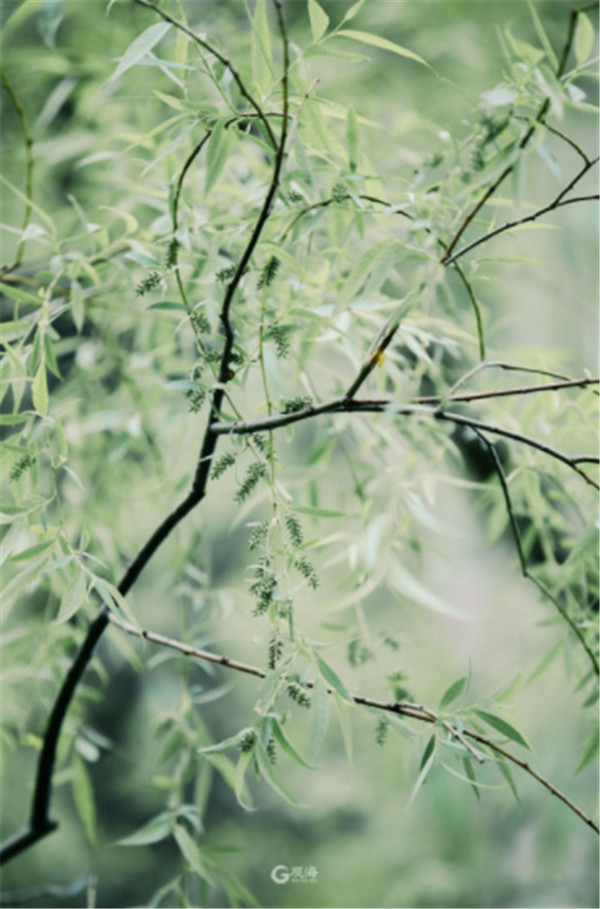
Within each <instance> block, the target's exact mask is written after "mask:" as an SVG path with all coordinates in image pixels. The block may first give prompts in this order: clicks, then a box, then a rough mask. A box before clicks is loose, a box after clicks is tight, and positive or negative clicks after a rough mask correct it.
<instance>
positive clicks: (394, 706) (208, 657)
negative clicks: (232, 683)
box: [110, 613, 600, 833]
mask: <svg viewBox="0 0 600 909" xmlns="http://www.w3.org/2000/svg"><path fill="white" fill-rule="evenodd" d="M110 622H111V623H112V624H113V625H116V626H117V627H118V628H120V629H121V630H122V631H124V632H126V633H127V634H130V635H133V636H135V637H140V638H143V639H144V640H146V641H150V642H152V643H154V644H159V645H160V646H163V647H169V648H170V649H172V650H176V651H178V652H179V653H182V654H183V655H184V656H189V657H192V658H194V659H198V660H204V661H206V662H209V663H214V664H216V665H218V666H223V667H225V668H226V669H232V670H234V671H235V672H242V673H244V674H246V675H252V676H255V677H257V678H261V679H264V678H266V675H267V673H266V672H265V671H264V670H262V669H260V668H259V667H258V666H252V665H251V664H249V663H242V662H240V661H239V660H232V659H230V658H229V657H225V656H221V655H220V654H216V653H213V652H211V651H208V650H201V649H199V648H197V647H193V646H192V645H190V644H185V643H183V642H182V641H177V640H175V639H174V638H169V637H166V636H165V635H162V634H156V633H154V632H152V631H146V630H141V629H139V628H136V627H135V625H132V624H130V623H129V622H125V621H123V620H122V619H120V618H117V617H116V616H115V615H114V614H112V613H111V615H110ZM305 684H306V687H307V688H312V687H314V682H312V681H308V682H306V683H305ZM327 691H328V692H329V693H330V694H331V693H332V692H333V689H331V688H328V689H327ZM350 697H351V698H352V700H353V701H354V703H355V704H357V705H359V706H362V707H370V708H372V709H374V710H383V711H386V712H389V713H395V714H399V715H400V716H406V717H408V718H410V719H413V720H419V721H420V722H424V723H430V724H432V725H433V724H439V725H441V726H443V727H444V728H445V729H446V730H447V731H448V733H449V734H450V735H451V736H452V738H455V739H456V740H457V741H458V742H460V743H461V744H462V745H463V747H464V748H466V750H467V751H468V752H469V753H470V754H471V755H472V756H473V757H475V759H476V760H478V761H479V762H480V763H481V762H482V760H483V758H482V756H481V754H479V752H477V751H476V750H474V749H473V748H472V747H471V746H470V745H469V743H468V742H467V741H466V739H471V740H472V741H476V742H478V743H479V744H480V745H482V746H483V747H484V748H486V749H488V750H490V751H494V752H496V753H497V754H500V755H501V756H502V757H503V758H504V759H505V760H507V761H510V762H511V763H513V764H515V765H516V766H517V767H520V768H521V769H522V770H523V771H524V772H525V773H528V774H529V775H530V776H532V777H533V778H534V779H535V780H537V781H538V782H539V783H541V785H542V786H544V787H545V789H547V790H548V791H549V792H551V793H552V795H554V796H555V797H556V798H558V799H559V800H560V801H561V802H563V804H565V805H566V806H567V807H568V808H570V809H571V811H573V812H574V813H575V814H576V815H577V816H578V817H579V818H580V819H581V820H582V821H584V823H585V824H587V826H588V827H590V828H591V829H592V830H594V831H595V832H596V833H600V828H599V827H598V825H597V824H596V823H595V822H594V821H593V820H592V819H591V818H590V817H589V816H588V815H587V814H585V812H584V811H582V810H581V808H579V807H578V806H577V805H575V803H574V802H572V801H571V799H569V798H568V797H567V796H566V795H565V794H564V793H563V792H561V791H560V790H559V789H557V788H556V786H554V785H553V784H552V783H551V782H550V781H549V780H547V779H546V778H545V777H544V776H542V774H541V773H538V771H537V770H534V769H533V768H532V767H531V766H530V765H529V764H528V763H527V762H526V761H522V760H521V759H520V758H518V757H517V756H516V755H514V754H512V752H510V751H507V750H506V748H504V747H502V746H501V745H498V744H497V743H496V742H494V741H492V739H489V738H487V737H486V736H484V735H482V734H481V733H479V732H475V731H474V730H471V729H460V730H459V729H458V728H457V727H456V726H455V725H454V724H452V723H451V722H449V721H447V720H444V719H443V718H442V717H440V715H439V714H437V713H436V712H435V711H434V710H430V709H429V708H427V707H423V706H420V705H419V704H413V703H412V702H411V701H391V702H390V701H381V700H378V699H376V698H370V697H364V696H363V695H359V694H351V695H350Z"/></svg>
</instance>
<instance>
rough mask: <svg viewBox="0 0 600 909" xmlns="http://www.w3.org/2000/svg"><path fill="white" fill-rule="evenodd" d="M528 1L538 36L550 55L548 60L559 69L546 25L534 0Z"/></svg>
mask: <svg viewBox="0 0 600 909" xmlns="http://www.w3.org/2000/svg"><path fill="white" fill-rule="evenodd" d="M527 3H528V5H529V12H530V13H531V18H532V19H533V24H534V26H535V30H536V32H537V36H538V38H539V39H540V41H541V43H542V47H543V48H544V50H545V51H546V56H547V57H548V60H549V61H550V63H551V65H552V67H553V68H554V69H555V70H556V69H558V58H557V56H556V54H555V53H554V49H553V47H552V43H551V41H550V39H549V38H548V34H547V32H546V29H545V28H544V26H543V24H542V20H541V19H540V17H539V16H538V13H537V10H536V8H535V5H534V4H533V3H532V0H527Z"/></svg>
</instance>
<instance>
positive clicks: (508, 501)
mask: <svg viewBox="0 0 600 909" xmlns="http://www.w3.org/2000/svg"><path fill="white" fill-rule="evenodd" d="M473 432H474V433H475V435H476V436H477V437H478V438H479V439H481V441H482V442H483V444H484V445H485V446H486V448H487V450H488V451H489V453H490V455H491V457H492V461H493V463H494V469H495V471H496V474H497V476H498V479H499V481H500V487H501V489H502V495H503V496H504V502H505V505H506V512H507V514H508V519H509V522H510V527H511V531H512V534H513V538H514V541H515V546H516V549H517V555H518V557H519V564H520V566H521V573H522V574H523V577H524V578H527V580H529V581H531V582H532V583H533V584H535V586H536V587H537V588H538V590H539V591H540V593H542V594H543V595H544V596H545V597H546V598H547V599H548V600H550V602H551V603H552V604H553V605H554V606H555V608H556V609H557V611H558V612H559V613H560V615H561V617H562V618H563V619H564V621H565V622H566V623H567V625H568V626H569V628H570V629H571V631H572V632H573V634H574V635H575V636H576V637H577V638H578V640H579V643H580V644H581V646H582V647H583V649H584V650H585V652H586V654H587V656H588V659H589V660H590V662H591V664H592V667H593V670H594V673H595V674H596V675H597V676H598V675H600V665H599V664H598V659H597V657H596V655H595V654H594V652H593V651H592V649H591V648H590V646H589V644H588V642H587V641H586V639H585V635H584V633H583V631H582V629H581V628H580V627H579V625H578V624H577V622H575V621H574V620H573V619H572V617H571V616H570V615H569V613H568V611H567V610H566V609H565V607H564V606H563V605H562V603H561V602H560V600H559V599H558V597H555V596H554V594H553V593H552V592H551V591H550V590H549V589H548V587H547V586H546V585H545V584H544V583H543V581H540V579H539V578H537V577H536V576H535V575H534V574H532V572H531V571H530V570H529V566H528V564H527V557H526V555H525V549H524V547H523V541H522V539H521V531H520V530H519V524H518V522H517V516H516V514H515V509H514V507H513V503H512V497H511V494H510V489H509V486H508V478H507V476H506V474H505V472H504V468H503V466H502V461H501V460H500V458H499V457H498V452H497V451H496V449H495V448H494V446H493V445H492V443H491V442H490V440H489V439H488V438H487V436H486V435H485V433H483V432H481V431H480V430H479V429H474V430H473Z"/></svg>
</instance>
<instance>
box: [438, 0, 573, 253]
mask: <svg viewBox="0 0 600 909" xmlns="http://www.w3.org/2000/svg"><path fill="white" fill-rule="evenodd" d="M587 8H588V7H580V8H579V9H573V10H571V14H570V17H569V27H568V30H567V38H566V41H565V44H564V47H563V50H562V54H561V58H560V60H559V63H558V67H557V69H556V78H557V79H560V78H561V77H562V76H563V75H564V72H565V68H566V65H567V60H568V58H569V54H570V53H571V47H572V46H573V40H574V37H575V25H576V22H577V16H578V15H579V13H580V12H583V11H584V9H587ZM549 109H550V98H545V99H544V101H543V102H542V104H541V106H540V108H539V110H538V112H537V114H536V116H535V119H534V121H533V123H531V125H530V126H529V127H528V129H527V130H526V131H525V133H524V135H523V137H522V138H521V140H520V142H519V145H518V151H519V152H521V151H523V149H525V148H526V147H527V145H529V142H530V140H531V137H532V136H533V134H534V133H535V130H536V128H537V125H538V123H543V122H544V120H545V117H546V114H547V113H548V111H549ZM514 168H515V162H513V163H511V164H508V165H507V166H506V167H505V168H504V170H503V171H502V172H501V173H500V174H499V176H498V177H496V179H495V180H494V181H493V182H492V183H491V184H490V186H488V188H487V189H486V191H485V192H484V193H483V195H482V196H481V198H480V199H479V201H478V202H476V204H475V205H474V206H473V207H472V208H471V210H470V211H469V212H468V214H467V215H466V217H465V218H464V220H463V221H462V223H461V225H460V227H459V228H458V230H457V232H456V233H455V234H454V237H453V238H452V240H451V241H450V243H449V244H448V246H447V247H446V251H445V253H444V255H443V256H442V258H441V260H440V261H441V263H442V265H446V264H447V263H448V260H449V259H450V257H451V256H452V253H453V252H454V249H455V248H456V244H457V243H458V241H459V240H460V238H461V237H462V235H463V234H464V232H465V230H466V229H467V227H468V226H469V224H470V223H471V222H472V220H473V218H474V217H475V216H476V215H477V213H478V212H479V211H480V210H481V209H482V208H483V206H484V205H485V203H486V202H487V201H488V199H490V198H491V196H493V195H494V193H495V192H496V190H497V189H498V187H499V186H501V185H502V183H504V181H505V180H506V178H507V177H508V176H510V174H512V172H513V170H514Z"/></svg>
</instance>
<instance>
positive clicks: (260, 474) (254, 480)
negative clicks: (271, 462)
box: [234, 461, 267, 502]
mask: <svg viewBox="0 0 600 909" xmlns="http://www.w3.org/2000/svg"><path fill="white" fill-rule="evenodd" d="M266 475H267V468H266V465H265V464H263V463H262V462H261V461H255V462H254V463H253V464H250V466H249V468H248V470H247V471H246V476H245V477H244V480H243V481H242V483H241V485H240V487H239V489H238V491H237V492H236V494H235V496H234V498H235V501H236V502H244V501H245V500H246V499H247V498H248V496H249V495H251V493H252V492H254V490H255V489H256V487H257V486H258V484H259V483H260V481H261V480H262V479H263V478H264V477H266Z"/></svg>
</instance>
